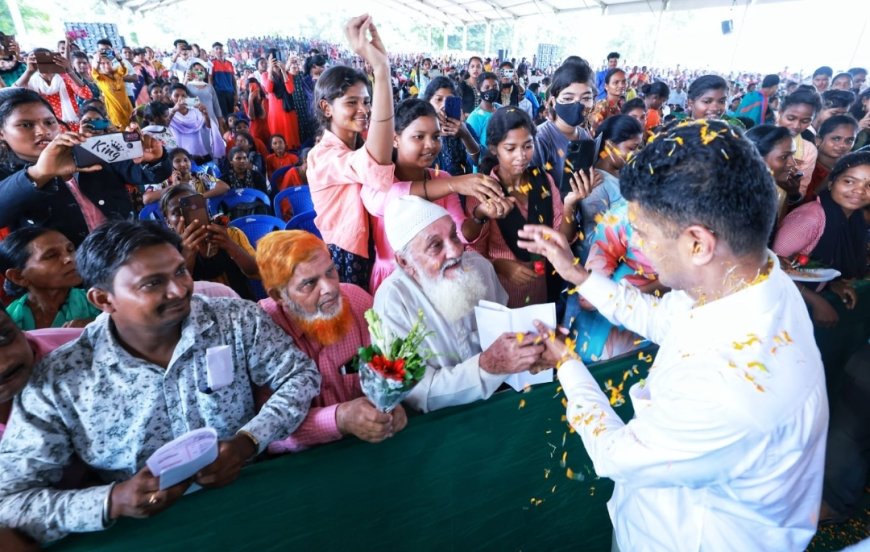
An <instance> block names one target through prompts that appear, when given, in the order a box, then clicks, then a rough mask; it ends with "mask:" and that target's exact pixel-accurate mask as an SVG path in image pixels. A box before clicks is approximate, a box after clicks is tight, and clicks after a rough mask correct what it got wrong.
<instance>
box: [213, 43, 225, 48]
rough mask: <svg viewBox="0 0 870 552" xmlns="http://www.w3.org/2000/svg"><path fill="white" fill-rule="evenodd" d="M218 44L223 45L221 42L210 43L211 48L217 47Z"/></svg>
mask: <svg viewBox="0 0 870 552" xmlns="http://www.w3.org/2000/svg"><path fill="white" fill-rule="evenodd" d="M218 46H220V47H221V48H223V47H224V45H223V44H221V43H220V42H215V43H214V44H212V45H211V47H212V48H217V47H218Z"/></svg>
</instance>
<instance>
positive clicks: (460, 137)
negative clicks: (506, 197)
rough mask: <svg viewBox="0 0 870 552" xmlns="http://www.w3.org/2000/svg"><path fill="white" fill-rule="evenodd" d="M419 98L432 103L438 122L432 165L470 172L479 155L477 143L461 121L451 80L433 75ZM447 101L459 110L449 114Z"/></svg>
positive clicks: (459, 105)
mask: <svg viewBox="0 0 870 552" xmlns="http://www.w3.org/2000/svg"><path fill="white" fill-rule="evenodd" d="M420 99H421V100H423V101H427V102H429V103H430V104H432V107H434V108H435V110H436V111H437V112H438V121H439V123H440V125H441V152H440V153H439V154H438V157H436V158H435V162H434V163H433V164H432V168H434V169H436V170H441V171H445V172H447V174H450V175H453V176H459V175H463V174H471V173H472V172H473V167H472V164H474V165H476V164H477V159H478V156H479V155H480V144H478V143H477V140H475V139H474V136H472V135H471V131H469V130H468V127H467V126H466V125H465V123H463V122H462V120H461V119H462V110H461V107H462V106H461V101H457V100H459V96H457V95H456V88H455V87H454V86H453V81H451V80H450V79H448V78H447V77H435V78H434V79H432V80H431V81H430V82H429V86H427V87H426V91H425V92H423V96H422V97H421V98H420ZM448 103H450V104H451V105H455V107H456V108H458V109H457V110H456V111H455V112H453V113H448V110H447V104H448ZM469 160H470V161H471V163H469Z"/></svg>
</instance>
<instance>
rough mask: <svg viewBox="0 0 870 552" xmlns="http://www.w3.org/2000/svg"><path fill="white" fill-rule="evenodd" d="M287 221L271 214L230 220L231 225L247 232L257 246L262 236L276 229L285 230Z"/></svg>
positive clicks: (249, 238) (252, 242)
mask: <svg viewBox="0 0 870 552" xmlns="http://www.w3.org/2000/svg"><path fill="white" fill-rule="evenodd" d="M285 224H286V223H285V222H284V221H283V220H281V219H279V218H278V217H273V216H270V215H251V216H248V217H242V218H237V219H235V220H232V221H230V226H232V227H233V228H238V229H239V230H241V231H242V232H244V233H245V236H247V237H248V241H250V242H251V245H253V246H254V247H255V248H256V247H257V242H258V241H260V238H262V237H263V236H265V235H266V234H268V233H269V232H273V231H275V230H283V229H284V226H285Z"/></svg>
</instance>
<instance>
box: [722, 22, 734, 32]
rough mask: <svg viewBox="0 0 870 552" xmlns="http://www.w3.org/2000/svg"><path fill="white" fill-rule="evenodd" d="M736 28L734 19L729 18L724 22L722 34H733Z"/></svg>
mask: <svg viewBox="0 0 870 552" xmlns="http://www.w3.org/2000/svg"><path fill="white" fill-rule="evenodd" d="M733 30H734V21H733V20H731V19H728V20H726V21H723V22H722V34H731V31H733Z"/></svg>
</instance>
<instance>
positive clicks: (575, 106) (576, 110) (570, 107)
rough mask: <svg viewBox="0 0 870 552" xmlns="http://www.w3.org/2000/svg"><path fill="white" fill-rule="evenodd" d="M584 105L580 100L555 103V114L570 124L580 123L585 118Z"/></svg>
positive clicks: (576, 124)
mask: <svg viewBox="0 0 870 552" xmlns="http://www.w3.org/2000/svg"><path fill="white" fill-rule="evenodd" d="M585 109H586V106H585V105H583V104H582V103H580V102H574V103H568V104H560V103H557V104H556V115H557V116H558V117H559V118H560V119H562V120H563V121H565V123H567V124H568V125H570V126H578V125H582V124H583V121H585V120H586V115H585V114H584V113H583V112H584V110H585Z"/></svg>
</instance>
